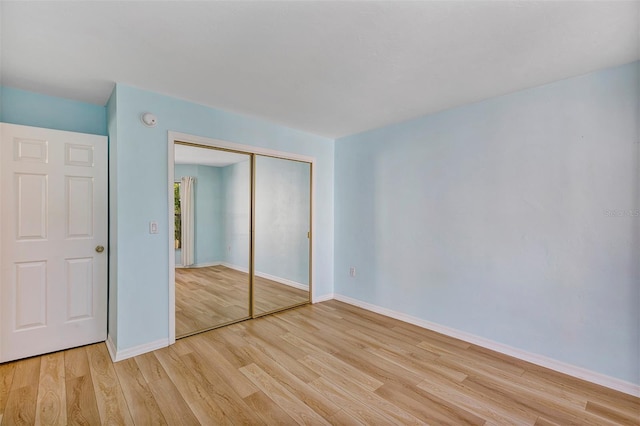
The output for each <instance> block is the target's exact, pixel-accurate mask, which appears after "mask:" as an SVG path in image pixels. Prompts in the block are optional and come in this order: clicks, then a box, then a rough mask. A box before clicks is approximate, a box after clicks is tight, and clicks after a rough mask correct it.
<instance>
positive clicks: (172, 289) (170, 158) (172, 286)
mask: <svg viewBox="0 0 640 426" xmlns="http://www.w3.org/2000/svg"><path fill="white" fill-rule="evenodd" d="M171 133H172V132H169V134H168V143H167V177H168V180H169V182H168V184H167V185H168V186H167V188H168V194H167V202H168V204H167V205H168V209H167V211H168V215H169V220H168V222H167V223H168V224H169V235H168V238H169V283H168V292H169V297H168V299H169V306H168V308H169V309H168V311H169V330H168V334H169V336H168V338H169V345H173V344H174V343H175V342H176V241H175V231H176V230H175V223H174V220H175V205H174V203H175V200H174V197H175V194H174V189H173V184H174V173H175V172H174V167H175V149H174V146H173V141H174V140H173V138H172V136H171Z"/></svg>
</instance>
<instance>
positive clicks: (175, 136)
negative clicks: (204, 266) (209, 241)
mask: <svg viewBox="0 0 640 426" xmlns="http://www.w3.org/2000/svg"><path fill="white" fill-rule="evenodd" d="M167 139H168V143H167V154H168V155H167V158H168V162H167V177H168V180H167V188H168V197H167V206H168V218H169V221H168V224H169V233H168V240H169V244H168V249H169V251H168V253H169V285H168V290H169V345H172V344H174V343H175V342H176V271H175V267H176V259H175V240H174V233H175V225H174V199H173V197H174V193H173V183H174V178H175V176H174V167H175V156H174V154H175V151H174V149H175V143H176V142H187V143H193V144H197V145H204V146H210V147H213V148H222V149H230V150H233V151H241V152H245V153H247V154H257V155H266V156H270V157H279V158H284V159H286V160H295V161H304V162H307V163H310V164H311V235H312V236H313V230H314V229H315V220H316V219H315V218H316V214H315V194H316V187H315V186H316V176H315V174H316V167H315V161H316V159H315V157H310V156H307V155H301V154H294V153H291V152H285V151H277V150H274V149H269V148H261V147H257V146H253V145H243V144H238V143H234V142H228V141H223V140H220V139H212V138H206V137H203V136H196V135H190V134H188V133H180V132H173V131H169V132H168V138H167ZM314 246H315V238H312V239H311V268H310V269H311V270H310V275H311V277H310V278H311V282H315V268H314V265H315V263H316V262H315V253H316V250H315V249H314ZM313 288H314V286H311V301H312V303H313V299H314V295H313Z"/></svg>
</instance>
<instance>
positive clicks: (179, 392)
mask: <svg viewBox="0 0 640 426" xmlns="http://www.w3.org/2000/svg"><path fill="white" fill-rule="evenodd" d="M0 423H1V424H2V426H5V425H33V424H47V425H64V424H85V425H97V424H125V425H126V424H136V425H151V424H153V425H164V424H167V425H179V424H185V425H197V424H203V425H218V424H221V425H236V424H271V425H275V424H278V425H283V424H284V425H289V424H318V425H323V424H334V425H363V424H375V425H383V424H438V425H440V424H451V425H460V424H499V425H568V424H579V425H616V424H617V425H638V424H640V400H639V399H638V398H634V397H632V396H629V395H626V394H623V393H619V392H616V391H613V390H610V389H607V388H603V387H600V386H597V385H594V384H590V383H587V382H584V381H581V380H579V379H575V378H572V377H568V376H565V375H563V374H560V373H556V372H553V371H550V370H547V369H544V368H542V367H538V366H535V365H532V364H529V363H526V362H523V361H519V360H517V359H514V358H510V357H507V356H505V355H501V354H497V353H494V352H492V351H489V350H486V349H483V348H480V347H477V346H474V345H471V344H468V343H465V342H462V341H459V340H455V339H452V338H449V337H446V336H442V335H440V334H437V333H435V332H431V331H428V330H425V329H422V328H419V327H416V326H413V325H410V324H406V323H403V322H400V321H397V320H394V319H390V318H386V317H383V316H380V315H377V314H374V313H371V312H368V311H364V310H362V309H359V308H356V307H353V306H350V305H346V304H343V303H340V302H337V301H329V302H324V303H320V304H316V305H305V306H303V307H300V308H296V309H292V310H289V311H284V312H281V313H278V314H275V315H270V316H267V317H262V318H259V319H256V320H250V321H245V322H242V323H238V324H234V325H231V326H228V327H223V328H219V329H216V330H212V331H209V332H206V333H202V334H198V335H194V336H191V337H187V338H184V339H181V340H179V341H178V342H177V343H176V344H175V345H173V346H171V347H169V348H164V349H161V350H157V351H155V352H152V353H147V354H144V355H140V356H137V357H135V358H130V359H128V360H124V361H121V362H119V363H117V364H112V363H111V361H110V359H109V355H108V353H107V350H106V348H105V346H104V344H102V343H101V344H96V345H91V346H86V347H82V348H76V349H71V350H67V351H64V352H59V353H54V354H49V355H45V356H41V357H35V358H30V359H25V360H21V361H15V362H10V363H5V364H0Z"/></svg>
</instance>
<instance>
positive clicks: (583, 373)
mask: <svg viewBox="0 0 640 426" xmlns="http://www.w3.org/2000/svg"><path fill="white" fill-rule="evenodd" d="M334 299H335V300H338V301H340V302H344V303H348V304H350V305H354V306H357V307H359V308H362V309H366V310H368V311H371V312H375V313H378V314H380V315H384V316H387V317H391V318H395V319H397V320H400V321H404V322H407V323H409V324H413V325H417V326H418V327H422V328H426V329H428V330H432V331H435V332H437V333H441V334H444V335H446V336H450V337H453V338H456V339H460V340H464V341H465V342H468V343H471V344H474V345H477V346H481V347H483V348H486V349H491V350H492V351H495V352H499V353H501V354H505V355H509V356H512V357H514V358H518V359H520V360H523V361H527V362H530V363H532V364H536V365H539V366H541V367H545V368H548V369H550V370H554V371H558V372H560V373H564V374H568V375H570V376H573V377H576V378H578V379H582V380H586V381H588V382H591V383H595V384H597V385H601V386H604V387H607V388H610V389H614V390H617V391H620V392H624V393H626V394H629V395H632V396H637V397H640V385H636V384H634V383H630V382H627V381H625V380H622V379H617V378H615V377H611V376H607V375H605V374H601V373H597V372H595V371H591V370H587V369H586V368H582V367H577V366H575V365H571V364H567V363H565V362H562V361H558V360H555V359H553V358H548V357H546V356H543V355H538V354H534V353H531V352H527V351H523V350H521V349H518V348H514V347H512V346H509V345H505V344H502V343H498V342H495V341H493V340H489V339H485V338H484V337H480V336H476V335H474V334H471V333H467V332H464V331H460V330H456V329H454V328H450V327H446V326H443V325H440V324H436V323H433V322H430V321H426V320H423V319H420V318H416V317H413V316H411V315H407V314H404V313H402V312H397V311H393V310H391V309H387V308H383V307H381V306H377V305H372V304H370V303H367V302H363V301H361V300H357V299H353V298H351V297H347V296H343V295H341V294H335V295H334ZM318 301H320V300H318ZM314 303H316V300H314Z"/></svg>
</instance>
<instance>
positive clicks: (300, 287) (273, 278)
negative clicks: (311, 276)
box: [256, 271, 309, 291]
mask: <svg viewBox="0 0 640 426" xmlns="http://www.w3.org/2000/svg"><path fill="white" fill-rule="evenodd" d="M256 277H260V278H266V279H268V280H271V281H275V282H277V283H280V284H284V285H288V286H289V287H293V288H297V289H298V290H303V291H309V286H308V285H305V284H302V283H299V282H296V281H292V280H288V279H286V278H280V277H276V276H275V275H270V274H267V273H264V272H258V271H256Z"/></svg>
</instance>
